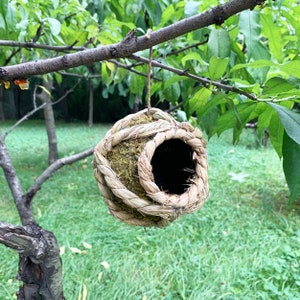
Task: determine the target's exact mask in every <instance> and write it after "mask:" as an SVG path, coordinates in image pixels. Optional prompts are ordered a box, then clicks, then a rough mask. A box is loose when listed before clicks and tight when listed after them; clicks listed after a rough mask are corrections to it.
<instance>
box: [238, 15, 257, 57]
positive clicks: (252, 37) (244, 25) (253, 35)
mask: <svg viewBox="0 0 300 300" xmlns="http://www.w3.org/2000/svg"><path fill="white" fill-rule="evenodd" d="M239 29H240V31H241V33H242V34H243V35H244V36H245V42H246V45H247V54H248V57H249V58H250V57H252V56H253V55H254V53H255V52H256V51H257V48H256V46H257V42H258V41H259V39H260V32H261V27H260V23H259V12H258V11H254V10H246V11H243V12H241V14H240V20H239Z"/></svg>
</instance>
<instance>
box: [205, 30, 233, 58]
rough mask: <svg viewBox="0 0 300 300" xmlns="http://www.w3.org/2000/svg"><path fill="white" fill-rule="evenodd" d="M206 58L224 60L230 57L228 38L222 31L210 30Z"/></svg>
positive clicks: (226, 32)
mask: <svg viewBox="0 0 300 300" xmlns="http://www.w3.org/2000/svg"><path fill="white" fill-rule="evenodd" d="M207 46H208V57H209V58H210V57H212V56H216V57H220V58H225V57H229V56H230V51H231V50H230V36H229V33H228V31H226V30H224V29H212V31H211V32H210V35H209V39H208V45H207Z"/></svg>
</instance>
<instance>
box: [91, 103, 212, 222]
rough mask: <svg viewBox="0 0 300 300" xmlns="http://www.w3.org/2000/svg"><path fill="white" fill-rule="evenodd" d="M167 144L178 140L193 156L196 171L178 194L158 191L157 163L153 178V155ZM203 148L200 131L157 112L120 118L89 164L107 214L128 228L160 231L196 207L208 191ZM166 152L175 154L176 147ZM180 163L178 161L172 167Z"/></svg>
mask: <svg viewBox="0 0 300 300" xmlns="http://www.w3.org/2000/svg"><path fill="white" fill-rule="evenodd" d="M166 141H177V143H179V144H183V146H181V145H179V146H180V147H181V148H182V147H183V148H184V147H187V148H188V149H190V151H191V153H192V154H191V156H192V157H191V164H192V165H193V166H194V167H193V168H192V170H191V171H190V170H187V171H186V172H191V173H192V175H191V177H189V178H188V179H187V180H186V182H184V184H183V185H184V186H186V188H182V192H172V191H171V192H170V191H168V190H164V189H162V186H160V183H159V182H158V179H157V178H160V174H159V172H160V169H159V167H160V165H158V166H157V167H156V168H157V170H158V171H156V174H154V160H153V159H154V155H155V153H156V151H157V150H158V147H160V146H161V145H165V144H164V143H165V142H166ZM178 141H179V142H178ZM171 145H173V144H171ZM174 145H175V146H176V143H174ZM205 146H206V142H205V140H204V139H203V136H202V133H201V132H200V130H199V129H198V128H193V127H192V126H191V125H190V124H189V123H179V122H177V121H176V120H175V119H173V118H172V117H171V116H170V115H169V114H167V113H164V112H163V111H161V110H159V109H156V108H151V109H150V111H149V115H148V111H147V110H142V111H140V112H138V113H136V114H132V115H128V116H126V117H125V118H123V119H122V120H119V121H118V122H117V123H115V125H114V126H113V127H112V128H111V130H110V131H108V132H107V134H106V135H105V137H104V139H103V140H102V141H101V142H100V143H99V144H98V145H97V146H96V148H95V152H94V162H93V164H94V174H95V178H96V180H97V182H98V187H99V190H100V192H101V194H102V196H103V199H104V201H105V203H106V204H107V206H108V208H109V211H110V213H111V214H112V215H113V216H115V217H116V218H118V219H120V220H122V221H123V222H125V223H127V224H131V225H139V226H157V227H164V226H166V225H168V224H169V223H170V222H172V221H173V220H175V219H176V218H178V217H179V216H180V215H183V214H187V213H191V212H194V211H195V210H197V209H199V208H200V207H201V206H202V205H203V203H204V202H205V200H206V199H207V197H208V193H209V188H208V174H207V155H206V150H205ZM166 149H167V146H166ZM184 149H185V148H184ZM167 150H168V151H173V152H174V151H175V152H176V148H175V149H167ZM167 150H166V151H167ZM180 153H181V152H180ZM167 155H168V154H167ZM163 160H164V158H163ZM180 160H181V157H178V159H176V160H175V161H174V165H175V166H176V163H178V162H180ZM185 169H189V168H185ZM157 172H158V173H157ZM161 172H163V173H164V174H165V173H166V172H168V170H161ZM171 172H172V170H170V173H171ZM186 174H188V173H186ZM170 175H172V174H170ZM185 176H186V175H185ZM174 189H176V190H177V186H175V187H174Z"/></svg>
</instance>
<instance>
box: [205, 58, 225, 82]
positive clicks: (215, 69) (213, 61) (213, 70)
mask: <svg viewBox="0 0 300 300" xmlns="http://www.w3.org/2000/svg"><path fill="white" fill-rule="evenodd" d="M228 63H229V58H218V57H215V56H212V57H211V58H210V60H209V68H208V72H209V77H210V79H211V80H218V79H220V78H221V77H222V75H223V74H224V73H225V71H226V69H227V66H228Z"/></svg>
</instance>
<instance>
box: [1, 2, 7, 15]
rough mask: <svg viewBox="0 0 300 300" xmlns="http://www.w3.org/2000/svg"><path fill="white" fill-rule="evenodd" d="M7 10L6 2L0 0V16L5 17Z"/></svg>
mask: <svg viewBox="0 0 300 300" xmlns="http://www.w3.org/2000/svg"><path fill="white" fill-rule="evenodd" d="M7 9H8V0H1V2H0V14H1V15H2V16H3V17H5V16H6V14H7Z"/></svg>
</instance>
